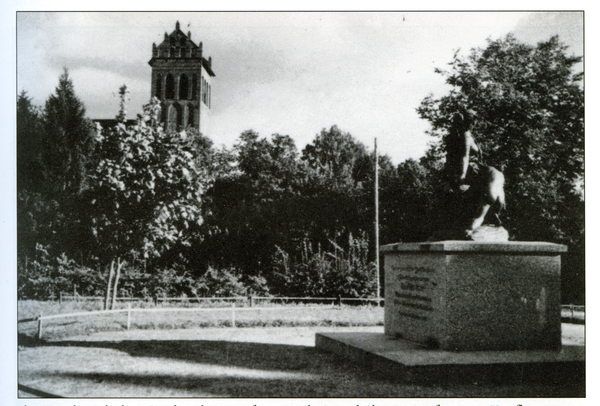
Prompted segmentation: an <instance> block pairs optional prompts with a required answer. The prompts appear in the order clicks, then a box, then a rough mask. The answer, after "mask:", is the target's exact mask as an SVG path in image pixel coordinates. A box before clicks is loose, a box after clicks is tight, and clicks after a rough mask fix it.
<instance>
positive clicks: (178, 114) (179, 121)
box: [173, 103, 183, 131]
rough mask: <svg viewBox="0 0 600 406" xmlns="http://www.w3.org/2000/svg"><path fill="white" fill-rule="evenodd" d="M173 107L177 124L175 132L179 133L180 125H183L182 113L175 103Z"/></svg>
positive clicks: (179, 106)
mask: <svg viewBox="0 0 600 406" xmlns="http://www.w3.org/2000/svg"><path fill="white" fill-rule="evenodd" d="M173 106H174V107H175V114H176V120H175V123H176V124H177V131H179V130H181V124H183V111H182V108H181V105H180V104H179V103H175V104H173Z"/></svg>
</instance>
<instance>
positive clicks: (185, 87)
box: [179, 73, 190, 100]
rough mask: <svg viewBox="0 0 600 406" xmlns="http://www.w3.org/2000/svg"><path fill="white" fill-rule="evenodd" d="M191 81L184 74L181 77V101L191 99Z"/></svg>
mask: <svg viewBox="0 0 600 406" xmlns="http://www.w3.org/2000/svg"><path fill="white" fill-rule="evenodd" d="M189 87H190V81H189V80H188V77H187V75H186V74H185V73H184V74H183V75H181V76H180V77H179V99H181V100H186V99H188V98H189Z"/></svg>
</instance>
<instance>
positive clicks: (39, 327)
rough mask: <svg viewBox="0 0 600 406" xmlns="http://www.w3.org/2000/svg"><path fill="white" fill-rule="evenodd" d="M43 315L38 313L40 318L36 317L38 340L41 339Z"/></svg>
mask: <svg viewBox="0 0 600 406" xmlns="http://www.w3.org/2000/svg"><path fill="white" fill-rule="evenodd" d="M43 315H44V313H40V317H38V340H41V339H42V316H43Z"/></svg>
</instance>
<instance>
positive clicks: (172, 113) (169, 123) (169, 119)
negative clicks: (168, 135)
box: [165, 104, 177, 131]
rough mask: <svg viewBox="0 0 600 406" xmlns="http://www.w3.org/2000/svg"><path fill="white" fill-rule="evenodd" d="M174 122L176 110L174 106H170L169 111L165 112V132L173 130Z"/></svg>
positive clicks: (175, 120)
mask: <svg viewBox="0 0 600 406" xmlns="http://www.w3.org/2000/svg"><path fill="white" fill-rule="evenodd" d="M176 122H177V109H176V107H175V104H171V105H170V106H169V111H168V112H167V122H166V124H165V131H173V130H175V123H176Z"/></svg>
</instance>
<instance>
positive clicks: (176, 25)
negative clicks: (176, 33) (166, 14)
mask: <svg viewBox="0 0 600 406" xmlns="http://www.w3.org/2000/svg"><path fill="white" fill-rule="evenodd" d="M175 29H176V30H178V29H179V21H177V23H175Z"/></svg>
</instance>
